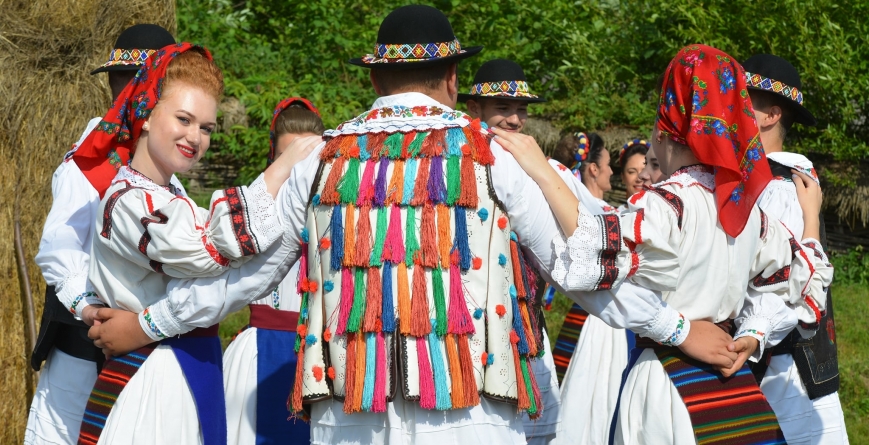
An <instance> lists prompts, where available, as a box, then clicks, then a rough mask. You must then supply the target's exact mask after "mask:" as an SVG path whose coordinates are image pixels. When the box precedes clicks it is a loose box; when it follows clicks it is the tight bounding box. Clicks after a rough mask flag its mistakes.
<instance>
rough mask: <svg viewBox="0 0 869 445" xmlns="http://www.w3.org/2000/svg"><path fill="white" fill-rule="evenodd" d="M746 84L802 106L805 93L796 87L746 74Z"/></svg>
mask: <svg viewBox="0 0 869 445" xmlns="http://www.w3.org/2000/svg"><path fill="white" fill-rule="evenodd" d="M745 83H746V84H748V85H747V86H749V87H754V88H760V89H761V90H765V91H771V92H773V93H778V94H781V95H782V96H784V97H787V98H788V99H790V100H792V101H794V102H796V103H798V104H800V105H802V104H803V93H802V92H801V91H800V90H799V89H797V88H796V87H792V86H790V85H787V84H785V83H784V82H780V81H778V80H775V79H770V78H769V77H763V76H761V75H760V74H754V73H749V72H748V71H746V72H745Z"/></svg>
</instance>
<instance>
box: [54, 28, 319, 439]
mask: <svg viewBox="0 0 869 445" xmlns="http://www.w3.org/2000/svg"><path fill="white" fill-rule="evenodd" d="M222 93H223V76H222V74H221V72H220V69H219V68H218V67H217V66H216V65H215V64H214V62H213V61H212V58H211V54H210V53H209V52H208V51H207V50H206V49H205V48H202V47H199V46H194V45H191V44H189V43H181V44H177V45H170V46H167V47H165V48H163V49H161V50H159V51H157V52H156V53H155V54H154V55H152V56H151V57H150V58H149V59H148V60H147V61H146V63H145V66H144V67H143V68H142V69H141V70H140V71H139V72H138V73H137V75H136V78H135V79H134V80H133V81H132V82H131V83H130V85H128V86H127V88H125V89H124V91H123V92H122V93H121V94H120V96H119V97H118V98H117V99H116V100H115V103H114V104H113V106H112V108H111V109H110V110H109V111H108V113H107V114H106V115H105V117H104V118H103V120H102V122H100V124H99V125H98V127H97V129H96V130H94V131H93V132H92V133H91V134H90V136H88V138H87V139H86V140H85V141H84V143H82V145H81V146H80V147H79V148H78V150H77V151H76V152H75V154H74V155H73V161H75V162H76V163H77V165H78V166H79V167H80V168H81V170H82V172H83V173H84V175H85V176H86V177H87V178H88V180H89V181H90V182H91V184H92V185H94V188H95V189H96V190H97V191H98V192H99V194H100V196H101V197H102V201H101V202H100V208H99V210H100V211H99V212H98V215H101V216H100V218H99V219H98V220H97V222H96V225H95V235H94V242H93V253H92V259H91V264H90V273H89V280H90V283H91V285H92V289H93V291H92V292H88V293H86V294H83V295H81V296H79V297H78V298H76V300H75V301H74V302H73V304H72V305H71V307H70V308H69V309H70V311H71V312H72V313H73V314H76V315H79V314H80V315H81V317H82V319H83V320H85V322H87V323H89V324H92V323H93V322H94V320H95V318H97V321H102V320H100V319H99V318H98V317H99V316H98V315H96V314H98V313H99V312H100V311H99V310H98V309H97V307H98V306H101V305H107V306H109V307H111V308H115V309H122V310H125V311H130V312H132V313H134V314H138V321H139V323H138V325H139V327H140V328H141V331H137V335H136V336H138V337H142V338H144V341H143V342H141V341H139V340H140V339H132V338H121V339H112V338H111V337H110V336H102V337H101V338H100V339H99V340H98V342H97V346H99V347H103V348H104V350H108V351H113V352H114V351H119V350H120V351H121V352H124V351H123V349H124V348H123V347H119V346H118V344H120V343H124V342H133V343H136V342H139V344H145V343H148V342H150V344H148V345H147V346H145V347H142V348H139V349H136V350H135V351H132V352H130V353H128V354H124V355H120V356H118V357H114V358H112V359H109V360H107V361H106V363H105V366H104V367H103V369H102V371H101V372H100V374H99V376H98V378H97V382H96V384H95V385H94V390H93V392H92V393H91V397H90V399H89V401H88V404H87V407H86V410H85V415H84V419H83V421H82V428H81V432H80V436H79V443H82V444H95V443H156V444H170V443H171V444H175V443H204V444H205V445H211V444H224V443H226V415H225V413H226V410H225V407H224V395H223V378H222V372H221V367H220V364H221V363H220V359H221V349H220V340H219V338H218V337H217V326H216V325H215V326H212V327H210V328H202V329H197V330H194V331H192V332H190V333H187V334H185V335H181V336H176V335H178V334H181V333H182V332H180V330H179V329H178V326H179V324H180V322H181V321H183V320H179V319H177V318H176V317H175V316H173V315H171V312H170V308H168V307H167V306H166V304H165V299H166V296H167V285H168V283H169V281H170V280H171V279H172V278H195V277H215V276H219V275H221V274H223V273H224V272H226V271H228V270H229V269H230V268H233V267H238V266H240V265H241V264H243V263H244V262H246V261H248V260H249V259H250V258H251V257H252V256H253V255H256V254H259V253H261V252H263V251H264V250H266V249H267V248H268V247H269V246H270V245H271V244H272V243H274V242H275V241H276V240H278V239H280V237H281V235H282V233H283V228H282V227H281V222H280V220H279V219H278V216H277V210H276V205H275V201H274V196H275V194H276V193H277V191H278V189H279V188H280V186H281V184H283V183H284V182H285V181H286V180H287V178H288V177H289V174H290V171H291V170H292V167H293V165H294V164H295V162H296V161H298V160H299V159H302V158H303V157H304V153H302V152H300V151H299V150H291V151H292V155H290V156H281V157H280V158H279V159H278V160H277V161H276V162H275V163H274V164H272V165H271V166H270V167H269V168H268V169H267V170H266V172H265V173H264V174H263V175H261V176H260V177H259V178H257V180H255V181H254V182H253V183H252V184H251V185H250V186H247V187H233V188H229V189H226V190H221V191H218V192H215V194H214V196H213V197H212V203H211V208H210V209H202V208H199V207H197V205H196V204H195V203H194V202H193V201H192V200H191V199H189V198H188V197H187V196H185V195H184V194H183V193H182V192H179V191H178V190H177V189H176V188H175V187H173V186H172V185H171V183H170V182H169V180H170V178H171V177H172V176H173V175H174V174H175V173H178V172H184V171H187V170H189V169H190V168H192V167H193V165H194V164H195V163H196V162H197V161H198V160H199V159H201V158H202V156H203V155H204V154H205V152H206V151H207V150H208V148H209V145H210V139H211V135H212V133H213V131H214V129H215V126H216V118H217V104H218V102H219V100H220V96H221V95H222ZM318 141H319V138H310V139H304V140H300V142H298V143H296V146H300V145H304V144H307V145H310V148H313V146H314V145H316V142H318ZM134 154H135V156H133V155H134ZM175 309H178V308H175ZM209 309H210V308H206V307H189V308H188V307H185V308H184V312H186V313H197V312H202V311H207V310H209ZM116 342H117V344H116Z"/></svg>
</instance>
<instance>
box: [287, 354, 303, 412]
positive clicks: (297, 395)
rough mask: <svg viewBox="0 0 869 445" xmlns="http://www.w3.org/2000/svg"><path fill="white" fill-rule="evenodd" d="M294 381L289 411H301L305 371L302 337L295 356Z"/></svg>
mask: <svg viewBox="0 0 869 445" xmlns="http://www.w3.org/2000/svg"><path fill="white" fill-rule="evenodd" d="M296 360H298V361H297V362H296V380H295V383H294V384H293V394H292V395H291V396H290V397H291V399H290V411H292V412H296V413H298V412H301V411H302V387H303V386H304V385H305V381H304V375H303V374H304V369H305V338H304V337H302V341H301V346H299V352H298V353H297V354H296Z"/></svg>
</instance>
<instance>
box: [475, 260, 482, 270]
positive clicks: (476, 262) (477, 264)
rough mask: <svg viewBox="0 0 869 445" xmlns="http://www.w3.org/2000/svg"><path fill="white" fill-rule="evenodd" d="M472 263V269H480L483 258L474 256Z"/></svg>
mask: <svg viewBox="0 0 869 445" xmlns="http://www.w3.org/2000/svg"><path fill="white" fill-rule="evenodd" d="M473 263H474V264H473V267H474V270H480V268H481V267H483V259H482V258H480V257H476V258H474V262H473Z"/></svg>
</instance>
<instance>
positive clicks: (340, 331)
mask: <svg viewBox="0 0 869 445" xmlns="http://www.w3.org/2000/svg"><path fill="white" fill-rule="evenodd" d="M353 292H354V288H353V274H352V273H350V268H348V267H345V268H343V269H341V308H340V310H339V312H338V314H339V317H338V328H337V329H335V334H337V335H344V333H345V331H346V330H347V320H348V319H349V318H350V310H351V309H353Z"/></svg>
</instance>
